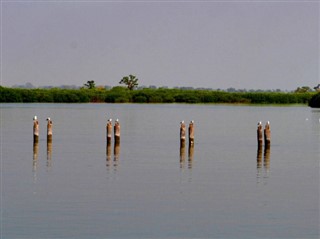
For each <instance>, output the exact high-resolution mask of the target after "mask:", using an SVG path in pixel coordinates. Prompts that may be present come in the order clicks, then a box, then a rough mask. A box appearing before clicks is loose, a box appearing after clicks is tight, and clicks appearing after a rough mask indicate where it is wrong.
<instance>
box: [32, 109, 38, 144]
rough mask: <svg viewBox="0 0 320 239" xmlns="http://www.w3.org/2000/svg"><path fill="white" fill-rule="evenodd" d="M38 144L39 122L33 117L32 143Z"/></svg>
mask: <svg viewBox="0 0 320 239" xmlns="http://www.w3.org/2000/svg"><path fill="white" fill-rule="evenodd" d="M38 142H39V121H38V118H37V116H36V115H35V116H34V117H33V143H34V144H35V143H38Z"/></svg>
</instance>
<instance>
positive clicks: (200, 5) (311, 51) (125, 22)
mask: <svg viewBox="0 0 320 239" xmlns="http://www.w3.org/2000/svg"><path fill="white" fill-rule="evenodd" d="M319 11H320V3H319V1H200V2H199V1H166V2H164V1H153V2H150V1H121V2H119V1H68V2H66V1H14V0H11V1H2V3H1V13H2V15H1V20H2V21H1V43H2V47H1V49H2V54H1V58H2V72H1V85H4V86H12V85H14V84H24V83H26V82H31V83H32V84H34V85H35V86H44V85H56V86H58V85H62V84H66V85H79V86H81V85H83V84H84V83H86V82H87V81H88V80H94V81H95V82H96V84H97V85H111V86H116V85H118V82H119V81H120V80H121V78H122V77H123V76H126V75H129V74H133V75H136V76H137V78H139V84H140V85H146V86H149V85H156V86H158V87H160V86H169V87H174V86H192V87H211V88H214V89H217V88H221V89H226V88H229V87H234V88H237V89H242V88H246V89H278V88H279V89H282V90H294V89H296V88H297V87H298V86H305V85H306V86H310V87H314V86H315V85H317V84H319V83H320V82H319V71H320V70H319V68H320V66H319V58H320V53H319V32H320V28H319V21H320V20H319Z"/></svg>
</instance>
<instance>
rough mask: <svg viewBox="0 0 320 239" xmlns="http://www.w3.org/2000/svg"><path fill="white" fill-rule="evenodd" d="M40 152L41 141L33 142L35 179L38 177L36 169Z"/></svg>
mask: <svg viewBox="0 0 320 239" xmlns="http://www.w3.org/2000/svg"><path fill="white" fill-rule="evenodd" d="M38 154H39V143H38V142H34V143H33V158H32V172H33V173H34V175H33V176H34V179H36V174H35V173H36V171H37V168H38Z"/></svg>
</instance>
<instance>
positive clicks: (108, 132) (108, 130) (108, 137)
mask: <svg viewBox="0 0 320 239" xmlns="http://www.w3.org/2000/svg"><path fill="white" fill-rule="evenodd" d="M106 129H107V144H111V138H112V119H108V122H107V126H106Z"/></svg>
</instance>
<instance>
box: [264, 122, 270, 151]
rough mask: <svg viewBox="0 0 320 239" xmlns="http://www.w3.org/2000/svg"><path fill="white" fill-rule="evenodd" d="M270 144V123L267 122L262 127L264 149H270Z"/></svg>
mask: <svg viewBox="0 0 320 239" xmlns="http://www.w3.org/2000/svg"><path fill="white" fill-rule="evenodd" d="M270 143H271V132H270V122H269V121H267V123H266V125H265V127H264V145H265V147H266V148H270Z"/></svg>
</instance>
